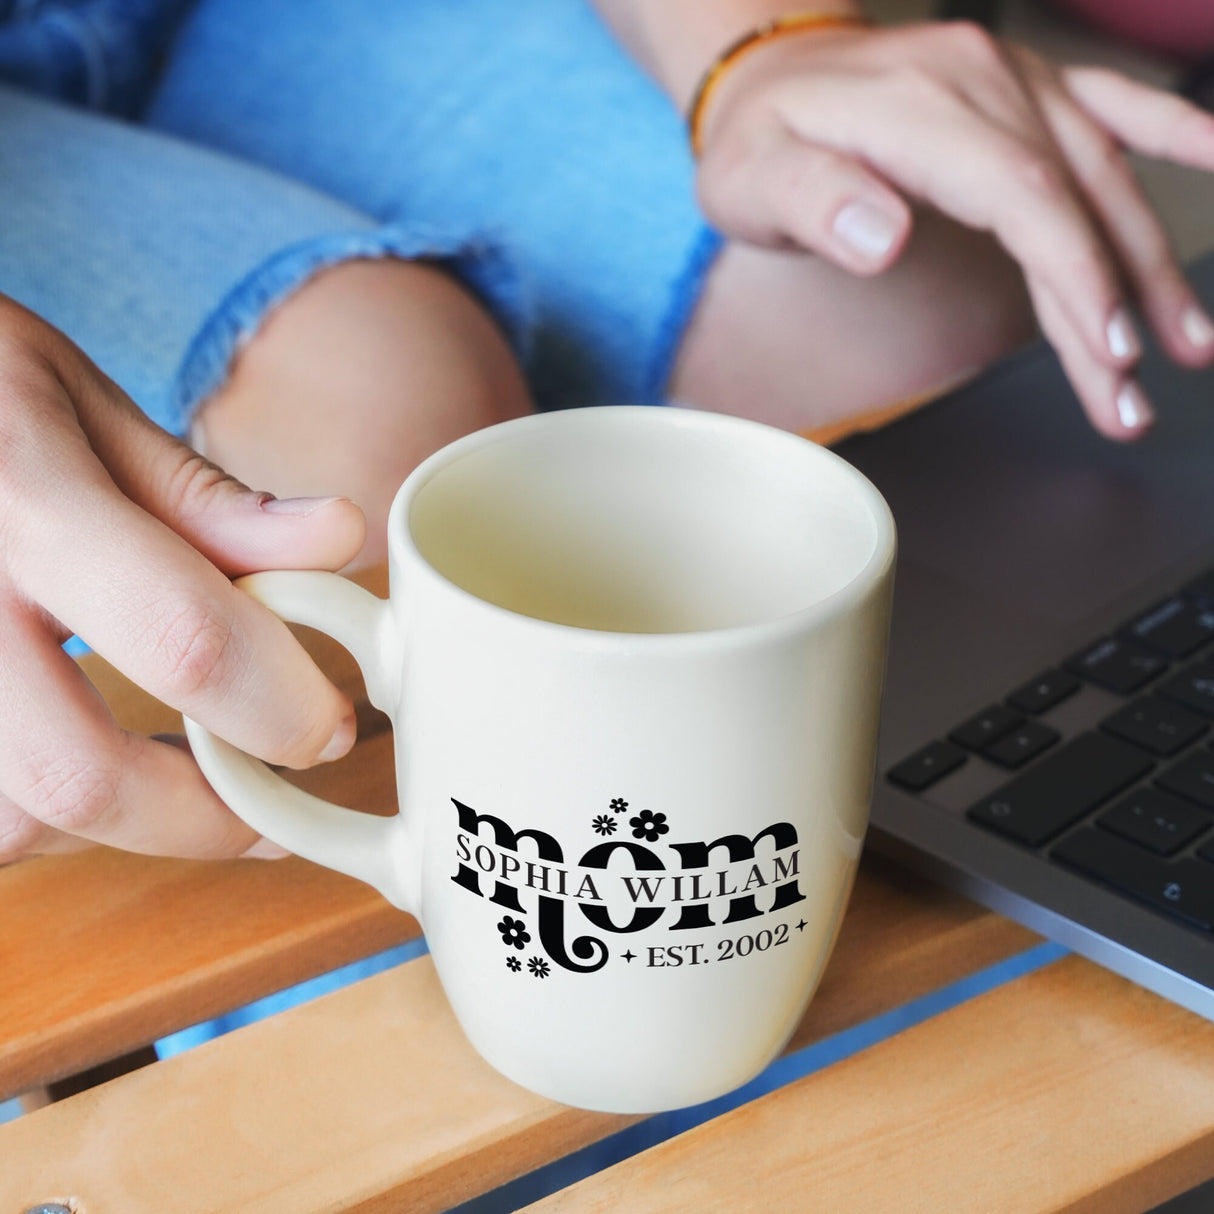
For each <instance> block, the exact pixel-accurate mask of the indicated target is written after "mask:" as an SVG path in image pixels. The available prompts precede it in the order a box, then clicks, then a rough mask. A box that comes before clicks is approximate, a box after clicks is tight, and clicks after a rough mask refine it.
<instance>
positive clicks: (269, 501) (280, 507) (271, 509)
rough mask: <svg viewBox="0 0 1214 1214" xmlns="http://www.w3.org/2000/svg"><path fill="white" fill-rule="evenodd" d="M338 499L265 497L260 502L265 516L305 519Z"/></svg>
mask: <svg viewBox="0 0 1214 1214" xmlns="http://www.w3.org/2000/svg"><path fill="white" fill-rule="evenodd" d="M342 500H344V499H342V498H340V497H284V498H277V497H266V498H264V499H263V500H262V501H261V502H260V506H261V508H262V509H263V510H264V511H265V512H266V513H267V514H286V515H289V516H291V517H292V518H307V517H308V515H309V514H315V513H316V511H317V510H319V509H320V508H321V507H322V506H327V505H328V504H329V503H330V502H340V501H342Z"/></svg>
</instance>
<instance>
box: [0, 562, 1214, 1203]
mask: <svg viewBox="0 0 1214 1214" xmlns="http://www.w3.org/2000/svg"><path fill="white" fill-rule="evenodd" d="M367 581H368V584H370V585H372V587H373V588H377V589H379V590H380V591H381V592H382V589H383V581H384V578H383V574H382V571H377V572H376V574H374V575H373V576H372V577H370V578H369V579H367ZM312 648H313V651H314V652H317V653H318V654H319V655H320V657H321V660H322V663H323V664H324V665H325V666H326V668H327V669H329V670H330V671H331V672H333V674H334V677H335V678H336V679H337V681H339V682H341V683H343V684H345V685H346V686H348V687H351V688H356V687H357V686H358V684H357V676H356V674H355V673H354V671H353V670H352V667H351V664H350V663H349V661H348V659H345V658H344V656H343V655H341V653H340V651H338V650H336V647H334V646H332V645H329V644H322V643H319V642H313V643H312ZM91 673H92V675H93V676H94V678H95V681H96V682H97V683H98V685H99V686H101V687H102V689H103V691H104V692H105V694H106V696H107V698H108V699H109V700H110V702H111V704H112V705H113V706H114V707H115V709H116V711H117V713H118V715H119V716H120V718H121V719H122V721H123V722H124V723H125V724H127V725H128V726H130V727H133V728H142V729H146V730H150V731H158V730H163V729H166V728H172V727H173V724H174V721H173V717H172V714H171V713H169V712H168V711H167V710H166V709H164V708H163V707H161V706H159V705H156V704H154V703H152V702H150V701H149V700H147V698H146V697H144V696H142V695H141V694H140V693H138V692H137V691H135V690H134V689H133V688H132V687H130V685H129V684H126V683H125V682H124V681H123V680H122V679H121V678H120V677H118V676H117V675H115V674H114V672H112V671H110V670H108V669H107V668H105V667H103V666H102V665H101V664H100V663H96V662H93V664H92V668H91ZM363 725H364V728H363V734H362V737H361V740H360V741H359V744H358V746H357V747H356V749H355V751H354V752H353V753H352V755H350V756H348V757H347V758H346V759H344V760H342V762H341V763H339V764H334V765H333V766H332V767H330V768H326V769H323V770H321V771H317V772H312V773H309V774H308V776H307V777H306V778H305V779H304V781H303V782H304V783H305V784H306V785H307V786H308V787H310V788H312V789H313V790H314V791H318V792H320V793H322V795H326V796H330V797H333V798H335V799H338V800H343V801H344V802H345V803H347V804H353V805H357V806H358V807H359V808H362V809H367V810H370V811H373V812H387V811H389V809H390V807H391V806H392V804H393V796H394V789H393V776H392V768H391V762H390V753H391V740H390V735H388V734H387V733H386V732H385V731H384V730H383V728H382V721H380V720H379V719H378V718H377V716H376V715H375V714H374V713H373V712H370V711H366V712H364V714H363ZM417 930H418V929H417V924H416V923H415V922H414V921H413V920H412V919H410V918H409V917H408V916H407V915H403V914H401V913H399V912H397V911H395V910H393V909H392V908H391V907H389V906H388V905H387V904H386V903H385V902H384V901H383V900H382V899H381V898H380V897H379V896H378V895H377V894H375V893H373V892H372V891H371V890H370V889H368V888H366V887H364V886H361V885H359V884H357V883H355V882H352V881H349V880H347V879H345V878H342V877H339V876H336V875H335V874H332V873H329V872H327V871H325V870H321V869H318V868H316V867H314V866H312V865H309V864H307V863H305V862H303V861H301V860H298V859H294V858H292V859H289V860H284V861H279V862H273V863H271V862H257V861H235V862H232V863H223V864H201V863H192V862H185V861H170V860H158V859H148V858H144V857H137V856H129V855H123V854H120V853H116V852H110V851H105V850H96V851H92V852H87V853H81V854H77V855H72V856H64V857H54V858H45V859H40V860H35V861H28V862H25V863H22V864H17V865H13V866H10V867H9V868H6V869H0V977H2V978H3V981H2V983H0V1098H2V1097H3V1096H6V1095H11V1094H14V1093H20V1092H23V1091H28V1090H31V1089H41V1088H42V1087H43V1085H45V1084H47V1083H48V1082H49V1081H52V1080H55V1079H58V1078H61V1077H63V1076H66V1075H71V1074H73V1073H76V1072H80V1071H82V1070H85V1069H86V1068H89V1067H92V1066H95V1065H96V1064H98V1063H101V1062H103V1061H104V1060H106V1059H110V1058H114V1057H116V1056H119V1055H123V1054H127V1053H129V1052H130V1051H133V1050H135V1049H137V1048H138V1047H140V1046H143V1045H145V1044H146V1043H147V1042H149V1041H150V1040H152V1039H154V1038H156V1037H158V1036H161V1035H163V1034H165V1033H168V1032H170V1031H172V1030H175V1029H177V1028H180V1027H182V1026H185V1025H188V1024H191V1023H193V1022H196V1021H198V1020H201V1019H204V1018H207V1017H210V1016H212V1015H214V1014H216V1013H218V1012H220V1011H223V1010H225V1009H228V1008H231V1007H234V1006H237V1005H239V1004H242V1003H244V1002H247V1001H249V1000H250V999H253V998H256V997H258V996H260V995H263V994H266V993H268V992H270V991H273V990H277V989H280V988H282V987H284V986H286V985H288V984H291V983H293V982H296V981H299V980H301V979H303V978H305V977H308V976H310V975H313V974H317V973H320V972H323V971H325V970H328V969H331V968H333V967H335V966H337V965H340V964H342V963H344V962H347V961H351V960H354V959H356V958H358V957H362V956H365V955H367V954H369V953H372V952H375V951H377V950H379V949H382V948H385V947H387V946H388V945H391V944H394V943H398V942H401V941H404V940H407V939H409V938H410V937H411V936H413V935H415V934H416V932H417ZM1038 945H1039V942H1038V941H1037V939H1036V938H1035V937H1033V936H1032V935H1031V934H1030V933H1028V932H1027V931H1025V930H1024V929H1022V928H1020V927H1018V926H1016V925H1014V924H1011V923H1009V922H1008V921H1007V920H1004V919H1001V918H1000V917H999V916H997V915H994V914H992V913H990V912H988V911H985V910H983V909H981V908H979V907H977V906H974V905H973V904H971V903H968V902H966V901H964V900H962V899H960V898H958V897H956V896H954V895H952V894H948V893H945V892H944V891H942V890H940V889H937V888H935V887H933V886H931V885H929V884H927V883H926V882H923V881H921V880H919V879H918V878H915V877H912V876H910V875H908V874H906V873H904V872H902V871H900V870H898V869H896V868H894V867H892V866H890V865H888V864H886V863H883V862H880V861H878V860H876V859H874V858H871V857H869V858H866V860H865V862H864V863H863V865H862V867H861V872H860V876H859V880H858V883H857V886H856V890H855V894H854V897H853V900H852V903H851V906H850V909H849V911H848V914H847V918H846V921H845V924H844V927H843V931H842V934H841V936H840V939H839V942H838V946H837V948H836V950H835V955H834V958H833V960H832V961H831V964H830V967H829V969H828V971H827V974H826V977H825V979H824V981H823V984H822V987H821V989H820V991H819V993H818V995H817V997H816V998H815V1000H814V1002H813V1004H812V1005H811V1007H810V1009H809V1011H808V1014H807V1015H806V1017H805V1019H804V1021H803V1022H802V1024H801V1026H800V1028H799V1030H798V1031H797V1033H796V1035H795V1037H794V1039H793V1041H792V1042H791V1043H790V1046H789V1049H790V1050H792V1051H796V1050H802V1049H804V1048H805V1047H807V1046H810V1045H811V1043H814V1042H819V1041H822V1040H823V1039H825V1038H828V1037H830V1036H831V1035H834V1034H840V1033H844V1032H847V1031H848V1030H852V1031H853V1033H862V1032H863V1030H862V1029H858V1028H857V1026H864V1025H866V1024H870V1023H871V1022H873V1020H874V1018H877V1017H881V1016H882V1015H885V1014H887V1013H890V1012H891V1011H892V1010H893V1009H897V1008H899V1007H903V1006H904V1005H906V1004H908V1002H910V1001H914V1000H917V999H920V998H921V997H923V996H925V995H927V994H929V993H930V992H933V991H936V990H939V989H940V988H941V987H945V986H947V985H948V984H950V983H956V982H958V981H960V980H962V979H965V978H967V977H968V976H970V975H975V974H979V973H981V972H982V971H984V970H985V969H987V967H991V966H993V965H995V964H996V963H999V962H1001V961H1004V960H1005V959H1006V958H1009V957H1013V956H1015V955H1017V954H1023V953H1025V952H1026V950H1031V949H1033V948H1034V947H1037V946H1038ZM1032 956H1039V954H1030V957H1032ZM628 1122H629V1119H626V1118H621V1117H610V1116H603V1115H600V1114H592V1113H586V1112H581V1111H578V1110H574V1109H569V1108H565V1107H563V1106H560V1105H557V1104H554V1103H552V1102H551V1101H548V1100H544V1099H542V1098H540V1097H538V1096H534V1095H532V1094H531V1093H529V1092H526V1091H524V1090H522V1089H521V1088H518V1087H516V1086H515V1085H513V1084H512V1083H510V1082H509V1081H507V1080H505V1079H503V1078H502V1077H501V1076H499V1075H497V1074H496V1073H495V1072H494V1071H492V1070H491V1069H490V1068H489V1067H488V1066H487V1065H486V1064H485V1063H483V1062H482V1061H481V1060H480V1059H479V1058H478V1057H477V1055H475V1054H474V1053H473V1052H472V1050H471V1048H470V1047H469V1046H468V1045H467V1043H466V1042H465V1041H464V1039H463V1037H462V1035H461V1033H460V1031H459V1029H458V1027H457V1026H456V1024H455V1022H454V1020H453V1018H452V1016H451V1014H450V1012H449V1011H448V1009H447V1006H446V1003H445V1001H444V999H443V996H442V993H441V991H440V990H439V987H438V984H437V982H436V979H435V975H434V970H433V967H432V965H431V963H430V961H429V959H428V958H427V957H424V956H423V957H419V958H418V959H416V960H413V961H410V962H408V963H407V964H405V965H403V966H400V967H399V968H397V969H394V970H390V971H388V972H385V973H382V974H379V975H377V976H376V977H373V978H368V979H364V980H363V981H361V982H358V983H356V984H355V985H353V986H350V987H347V988H346V989H344V990H340V991H337V992H336V993H334V994H330V995H326V996H324V997H322V998H320V999H317V1000H315V1001H314V1002H311V1003H308V1004H306V1005H303V1006H300V1007H297V1008H295V1009H293V1010H291V1011H288V1012H283V1013H280V1014H278V1015H276V1016H273V1017H271V1018H270V1019H268V1020H265V1021H262V1022H261V1023H258V1024H255V1025H252V1026H250V1027H248V1028H244V1029H240V1030H237V1031H236V1032H234V1033H231V1034H229V1035H228V1036H226V1037H222V1038H220V1039H218V1040H216V1041H213V1042H210V1043H208V1044H206V1045H204V1046H201V1047H199V1048H197V1049H195V1050H191V1051H189V1052H187V1053H184V1054H181V1055H179V1056H177V1057H175V1058H171V1059H168V1060H166V1061H163V1062H156V1063H154V1064H152V1065H148V1066H145V1067H142V1068H141V1069H138V1070H134V1071H132V1072H130V1073H128V1074H125V1075H122V1076H121V1077H119V1078H117V1079H113V1080H111V1081H110V1082H107V1083H104V1084H102V1085H100V1086H96V1087H92V1088H89V1089H88V1090H86V1091H83V1092H81V1093H80V1094H78V1095H75V1096H71V1097H70V1098H68V1099H64V1100H61V1101H59V1102H57V1103H54V1104H50V1105H48V1106H46V1107H44V1108H41V1109H39V1110H38V1111H36V1112H31V1113H28V1114H27V1115H25V1116H23V1117H21V1118H19V1119H17V1120H16V1121H13V1122H11V1123H9V1124H7V1125H4V1126H0V1214H20V1212H21V1211H24V1210H26V1209H27V1208H28V1207H31V1206H34V1205H35V1204H36V1203H38V1202H42V1201H48V1200H51V1199H59V1200H61V1201H62V1200H63V1199H65V1198H68V1197H72V1198H76V1199H77V1200H78V1203H79V1208H80V1209H81V1210H82V1211H84V1212H85V1214H145V1212H146V1214H153V1212H155V1214H166V1212H170V1211H171V1212H172V1214H194V1212H198V1214H202V1212H203V1211H206V1212H208V1214H210V1212H214V1214H218V1212H220V1211H224V1212H230V1211H241V1212H242V1214H254V1212H255V1214H272V1212H273V1214H279V1212H281V1214H312V1212H317V1214H319V1212H320V1211H325V1212H333V1211H358V1212H360V1214H370V1212H372V1211H431V1210H444V1209H447V1208H449V1207H451V1206H453V1205H457V1204H459V1203H461V1202H463V1201H466V1200H468V1199H470V1198H472V1197H474V1196H476V1195H477V1194H482V1193H486V1192H488V1191H490V1190H492V1189H494V1188H495V1187H497V1186H499V1185H502V1184H503V1183H505V1182H508V1181H511V1180H512V1179H513V1178H515V1177H519V1176H522V1175H523V1174H525V1173H528V1172H531V1171H532V1170H534V1169H537V1168H540V1167H542V1166H543V1165H545V1164H549V1163H550V1162H551V1161H553V1160H557V1159H560V1158H562V1157H564V1156H566V1155H568V1154H569V1153H570V1152H573V1151H576V1150H577V1149H578V1148H582V1147H585V1146H586V1145H587V1144H590V1143H594V1142H596V1141H598V1140H600V1139H604V1138H607V1137H608V1136H611V1135H613V1134H616V1133H617V1132H619V1131H621V1130H622V1129H623V1128H624V1127H625V1126H627V1125H628ZM1212 1175H1214V1025H1211V1024H1209V1023H1206V1022H1205V1021H1202V1020H1200V1019H1198V1018H1197V1017H1195V1016H1193V1015H1192V1014H1190V1013H1188V1012H1185V1011H1182V1010H1180V1009H1179V1008H1177V1007H1174V1006H1173V1005H1171V1004H1169V1003H1166V1002H1165V1001H1164V1000H1162V999H1160V998H1158V997H1156V996H1154V995H1151V994H1149V993H1147V992H1145V991H1143V990H1141V989H1139V988H1137V987H1135V986H1133V985H1131V984H1130V983H1128V982H1126V981H1124V980H1123V979H1121V978H1118V977H1115V976H1113V975H1111V974H1109V973H1106V972H1105V971H1103V970H1100V969H1098V968H1096V967H1095V966H1093V965H1091V964H1089V963H1088V962H1086V961H1083V960H1081V959H1078V958H1074V957H1069V956H1068V957H1063V958H1061V959H1058V960H1056V961H1053V962H1052V963H1049V964H1045V965H1039V966H1036V967H1029V972H1026V973H1025V974H1023V976H1020V977H1017V978H1014V979H1013V980H1010V981H1006V982H1003V983H1001V984H998V985H995V986H994V987H993V989H990V990H988V991H987V992H986V993H984V994H980V995H978V996H976V997H974V998H970V999H966V1000H962V1001H961V1002H959V1003H956V1005H955V1006H953V1007H951V1008H950V1009H949V1010H947V1011H944V1012H942V1013H941V1014H938V1015H935V1016H931V1017H929V1018H927V1019H925V1020H921V1021H920V1022H919V1023H917V1024H915V1025H913V1027H909V1028H907V1029H905V1030H904V1031H901V1032H898V1033H895V1034H894V1035H892V1036H887V1037H886V1038H885V1039H884V1040H881V1041H879V1042H878V1043H877V1044H875V1045H872V1046H871V1047H870V1048H867V1049H863V1050H860V1051H859V1052H856V1053H853V1054H852V1055H851V1056H850V1057H847V1058H845V1059H844V1060H842V1061H838V1062H836V1063H834V1064H833V1065H829V1066H826V1067H824V1068H822V1069H818V1070H815V1071H813V1072H811V1073H809V1074H806V1075H804V1076H803V1077H802V1078H798V1079H796V1080H794V1081H793V1082H790V1083H788V1084H786V1085H785V1086H782V1087H779V1088H778V1089H777V1090H775V1091H772V1092H770V1093H769V1094H767V1095H763V1096H760V1097H757V1098H755V1099H752V1100H749V1101H747V1102H745V1103H743V1104H741V1105H740V1106H739V1107H737V1108H735V1109H733V1110H732V1111H730V1112H727V1113H725V1114H723V1115H720V1116H718V1117H715V1118H712V1119H710V1120H708V1121H706V1122H705V1123H704V1124H702V1125H700V1126H698V1127H697V1128H694V1129H691V1130H689V1131H687V1132H685V1133H682V1134H680V1135H678V1136H677V1137H674V1138H671V1139H669V1140H667V1141H665V1142H662V1143H660V1144H659V1145H657V1146H655V1147H653V1148H651V1149H649V1150H646V1151H644V1152H642V1153H640V1154H637V1155H635V1156H633V1157H631V1158H627V1159H625V1160H624V1161H623V1162H620V1163H618V1164H616V1165H615V1166H612V1167H609V1168H606V1169H605V1170H602V1171H599V1172H597V1173H592V1174H590V1175H588V1176H587V1177H586V1178H585V1179H583V1180H581V1181H579V1182H577V1183H574V1184H572V1185H571V1186H569V1187H566V1188H564V1189H561V1190H559V1191H557V1192H554V1193H551V1194H550V1195H549V1196H547V1197H544V1198H543V1199H541V1200H540V1201H539V1202H538V1204H536V1205H534V1206H532V1207H529V1208H533V1209H536V1210H544V1211H578V1212H579V1214H580V1212H584V1211H627V1212H630V1214H631V1212H637V1214H640V1212H642V1211H645V1212H648V1211H654V1212H656V1211H669V1212H671V1214H674V1212H676V1211H677V1212H679V1214H682V1212H686V1211H722V1212H723V1211H739V1210H760V1209H761V1210H763V1211H765V1212H770V1214H776V1212H778V1211H789V1212H790V1214H791V1212H794V1211H795V1212H797V1214H803V1212H807V1211H832V1212H833V1211H899V1212H905V1211H932V1212H933V1214H935V1212H940V1211H949V1212H953V1211H969V1210H972V1211H981V1212H982V1214H999V1212H1002V1211H1008V1212H1011V1211H1018V1212H1029V1211H1032V1212H1042V1211H1063V1210H1065V1211H1071V1212H1076V1211H1092V1212H1093V1214H1095V1212H1099V1214H1115V1212H1117V1211H1125V1212H1126V1214H1137V1212H1140V1211H1143V1210H1145V1209H1147V1208H1148V1207H1150V1206H1152V1205H1154V1204H1155V1203H1157V1202H1160V1201H1163V1200H1165V1199H1166V1198H1168V1197H1170V1196H1173V1195H1175V1194H1176V1193H1179V1192H1181V1191H1183V1190H1185V1189H1186V1188H1189V1187H1191V1186H1192V1185H1194V1184H1197V1183H1198V1182H1200V1181H1202V1180H1205V1179H1207V1178H1208V1177H1210V1176H1212Z"/></svg>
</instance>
